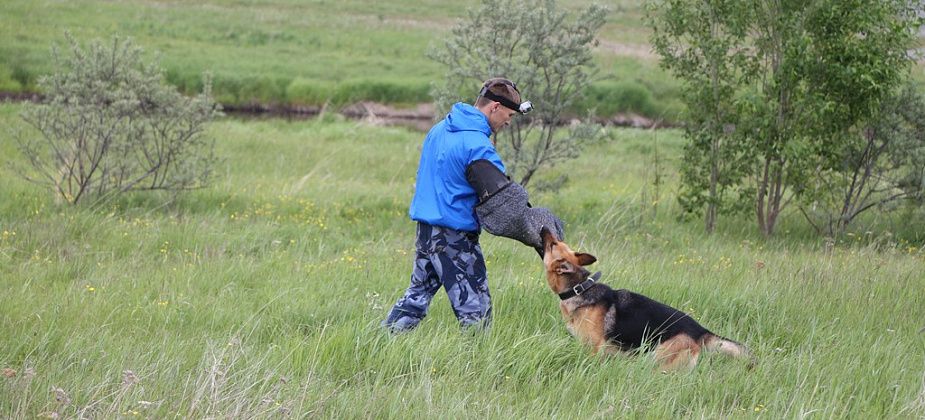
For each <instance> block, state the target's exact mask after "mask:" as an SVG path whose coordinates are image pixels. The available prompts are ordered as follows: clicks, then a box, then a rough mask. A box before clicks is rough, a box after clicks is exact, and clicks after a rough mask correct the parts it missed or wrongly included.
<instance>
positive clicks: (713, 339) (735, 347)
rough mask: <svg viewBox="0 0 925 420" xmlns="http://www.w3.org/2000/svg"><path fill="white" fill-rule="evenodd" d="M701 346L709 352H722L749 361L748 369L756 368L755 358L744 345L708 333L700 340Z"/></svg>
mask: <svg viewBox="0 0 925 420" xmlns="http://www.w3.org/2000/svg"><path fill="white" fill-rule="evenodd" d="M700 344H701V345H702V346H703V347H704V348H705V349H707V350H710V351H716V352H720V353H722V354H725V355H727V356H732V357H735V358H738V359H745V360H747V361H748V368H749V369H751V368H753V367H755V363H756V362H757V361H756V360H755V356H754V355H752V352H751V351H750V350H749V349H748V347H745V345H744V344H742V343H739V342H737V341H734V340H730V339H728V338H725V337H720V336H718V335H716V334H713V333H706V334H704V335H703V337H701V338H700Z"/></svg>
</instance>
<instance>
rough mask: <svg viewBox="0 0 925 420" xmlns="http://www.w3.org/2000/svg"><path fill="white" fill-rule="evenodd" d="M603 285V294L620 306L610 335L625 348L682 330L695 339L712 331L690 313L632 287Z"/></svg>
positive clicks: (610, 338) (662, 337)
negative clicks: (615, 288)
mask: <svg viewBox="0 0 925 420" xmlns="http://www.w3.org/2000/svg"><path fill="white" fill-rule="evenodd" d="M599 286H600V287H602V288H606V289H607V292H606V294H605V295H604V296H602V298H603V299H605V300H606V301H607V303H608V304H610V305H613V306H614V308H615V310H616V316H615V317H614V320H613V323H611V324H610V325H607V326H606V329H607V332H606V334H607V338H608V340H610V341H611V342H614V343H620V347H621V348H622V349H623V350H633V349H637V348H640V347H642V346H643V345H651V344H653V343H654V344H657V343H659V342H661V341H664V340H665V339H668V338H671V337H674V336H676V335H678V334H681V333H684V334H687V335H688V336H690V337H691V338H692V339H694V340H700V339H701V338H702V337H703V336H704V334H708V333H710V331H707V329H706V328H704V327H703V326H701V325H700V324H698V323H697V321H695V320H694V319H693V318H691V317H690V315H688V314H686V313H684V312H681V311H679V310H677V309H675V308H672V307H670V306H668V305H665V304H663V303H661V302H658V301H655V300H653V299H650V298H648V297H646V296H644V295H640V294H639V293H634V292H631V291H629V290H625V289H619V290H613V289H610V287H607V286H606V285H604V284H601V285H599Z"/></svg>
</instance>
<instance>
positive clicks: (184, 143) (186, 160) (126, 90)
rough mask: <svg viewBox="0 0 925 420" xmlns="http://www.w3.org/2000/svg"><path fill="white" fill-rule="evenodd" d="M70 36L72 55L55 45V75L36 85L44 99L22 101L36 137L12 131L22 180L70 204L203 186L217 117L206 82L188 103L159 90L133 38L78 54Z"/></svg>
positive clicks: (152, 67)
mask: <svg viewBox="0 0 925 420" xmlns="http://www.w3.org/2000/svg"><path fill="white" fill-rule="evenodd" d="M67 39H68V42H69V43H70V55H68V56H66V57H62V56H61V55H60V54H59V51H58V49H57V48H54V49H53V55H54V62H55V71H54V73H53V74H52V75H50V76H47V77H42V78H40V79H39V82H38V83H39V87H40V89H41V91H42V92H43V93H44V94H45V100H44V102H42V103H39V104H26V105H25V108H24V110H23V113H22V118H23V119H24V120H25V121H26V122H27V123H28V124H29V125H31V126H32V127H34V128H35V129H36V130H37V131H38V134H39V135H38V136H34V135H29V134H28V133H25V132H18V133H13V135H14V138H16V140H17V142H18V145H19V148H20V150H21V151H22V152H23V154H24V155H25V156H26V157H27V158H28V160H29V162H30V163H31V166H32V168H33V171H27V170H25V169H22V170H20V171H19V173H20V174H21V175H22V176H24V177H25V178H27V179H29V180H32V181H34V182H37V183H40V184H43V185H47V186H49V187H50V188H52V189H53V191H54V192H55V193H56V194H57V195H58V196H59V197H60V198H62V199H63V200H64V201H66V202H68V203H70V204H76V203H78V202H81V201H84V199H85V198H86V197H89V196H94V197H95V198H96V200H95V201H97V202H101V201H106V200H107V199H108V198H111V197H113V195H114V194H117V193H122V192H126V191H130V190H168V191H174V192H175V191H180V190H185V189H190V188H196V187H200V186H203V185H206V184H207V182H208V180H209V178H210V175H211V168H212V164H213V163H214V161H215V158H214V154H213V143H214V142H213V141H212V140H210V139H208V138H207V137H206V136H204V135H203V134H202V132H203V130H204V128H205V125H206V123H208V122H209V121H210V120H212V118H213V117H214V116H215V115H217V114H218V113H219V112H220V111H219V109H218V107H217V106H216V104H215V103H214V102H213V101H212V98H211V94H210V83H209V81H208V80H206V81H205V82H204V90H203V92H202V94H200V95H198V96H196V97H194V98H187V97H184V96H183V95H181V94H180V93H179V92H177V90H176V89H175V88H173V87H170V86H168V85H166V84H165V83H164V74H163V70H162V69H160V68H159V67H158V66H157V65H156V64H155V63H142V61H141V58H140V57H141V49H140V48H139V47H136V46H135V45H134V44H133V43H132V42H131V41H130V40H122V39H119V38H117V37H115V38H113V39H112V40H111V42H109V44H108V45H104V44H103V43H102V42H100V41H99V40H97V41H93V42H92V43H91V44H90V45H89V48H87V49H83V48H81V46H80V45H79V44H78V42H77V41H76V40H75V39H74V38H73V37H71V36H70V34H68V35H67Z"/></svg>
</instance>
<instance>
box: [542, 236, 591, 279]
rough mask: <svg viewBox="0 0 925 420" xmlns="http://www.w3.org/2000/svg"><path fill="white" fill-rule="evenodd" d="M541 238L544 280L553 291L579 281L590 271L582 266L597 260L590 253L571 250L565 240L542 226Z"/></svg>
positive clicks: (586, 276)
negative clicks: (544, 269) (561, 239)
mask: <svg viewBox="0 0 925 420" xmlns="http://www.w3.org/2000/svg"><path fill="white" fill-rule="evenodd" d="M540 237H542V238H543V252H544V253H543V265H544V266H546V281H548V282H549V287H550V288H551V289H552V291H553V292H555V293H562V292H564V291H566V290H568V289H569V288H571V287H572V286H575V285H576V284H578V283H581V282H582V281H584V280H585V279H586V278H588V275H589V274H590V272H589V271H588V270H585V269H584V266H587V265H591V264H594V262H595V261H597V258H595V257H594V256H593V255H591V254H585V253H582V252H575V251H572V249H571V248H569V247H568V245H566V244H565V242H562V241H560V240H559V238H556V235H555V234H553V233H552V232H550V231H549V229H546V228H545V227H544V228H543V230H542V231H540Z"/></svg>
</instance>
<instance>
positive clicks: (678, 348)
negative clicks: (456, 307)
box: [541, 228, 753, 371]
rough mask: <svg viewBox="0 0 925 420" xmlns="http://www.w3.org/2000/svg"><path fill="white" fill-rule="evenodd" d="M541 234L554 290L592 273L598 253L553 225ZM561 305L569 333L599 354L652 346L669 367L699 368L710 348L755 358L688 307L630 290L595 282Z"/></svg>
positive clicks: (663, 366) (562, 290)
mask: <svg viewBox="0 0 925 420" xmlns="http://www.w3.org/2000/svg"><path fill="white" fill-rule="evenodd" d="M541 235H542V238H543V245H544V254H543V264H544V265H545V266H546V278H547V280H548V282H549V287H550V288H551V289H552V291H553V292H555V293H557V294H562V293H566V292H568V291H569V290H573V289H572V288H573V287H575V286H576V285H579V284H580V283H582V282H583V281H585V280H586V279H588V277H589V276H591V273H590V272H589V271H588V270H586V269H585V268H584V267H585V266H588V265H591V264H593V263H594V262H595V261H597V258H595V257H594V256H593V255H590V254H585V253H576V252H574V251H572V250H571V249H570V248H569V246H568V245H566V244H565V243H564V242H561V241H559V240H558V239H557V238H556V237H555V235H553V234H552V233H550V232H549V230H548V229H545V228H544V229H543V231H542V234H541ZM559 309H560V310H561V312H562V316H563V317H564V318H565V322H566V327H567V328H568V330H569V332H570V333H572V335H574V336H575V337H576V338H578V339H579V340H580V341H582V342H583V343H585V344H587V345H589V346H591V349H592V351H593V352H594V353H599V352H604V353H618V352H635V351H639V350H642V349H646V348H649V349H653V350H654V353H655V359H656V361H657V363H658V364H659V366H660V368H661V369H662V370H666V371H667V370H677V369H681V368H693V367H694V366H695V365H696V364H697V359H698V357H699V356H700V352H701V351H703V350H704V349H706V350H714V351H718V352H720V353H723V354H726V355H729V356H734V357H741V358H746V359H748V360H749V366H752V363H753V362H752V359H751V355H750V354H749V351H748V349H747V348H746V347H745V346H743V345H742V344H740V343H737V342H735V341H732V340H729V339H727V338H723V337H720V336H718V335H716V334H713V333H711V332H710V331H708V330H707V329H706V328H704V327H703V326H701V325H700V324H699V323H697V321H695V320H694V319H693V318H691V317H690V316H689V315H687V314H685V313H684V312H681V311H679V310H677V309H674V308H672V307H670V306H668V305H665V304H663V303H660V302H657V301H655V300H652V299H650V298H648V297H646V296H643V295H640V294H638V293H633V292H630V291H628V290H624V289H620V290H613V289H611V288H610V287H608V286H607V285H605V284H602V283H593V285H592V286H590V287H589V288H588V289H586V290H584V291H583V292H581V294H579V295H577V296H572V297H568V298H566V299H563V300H562V301H561V303H560V305H559Z"/></svg>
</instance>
